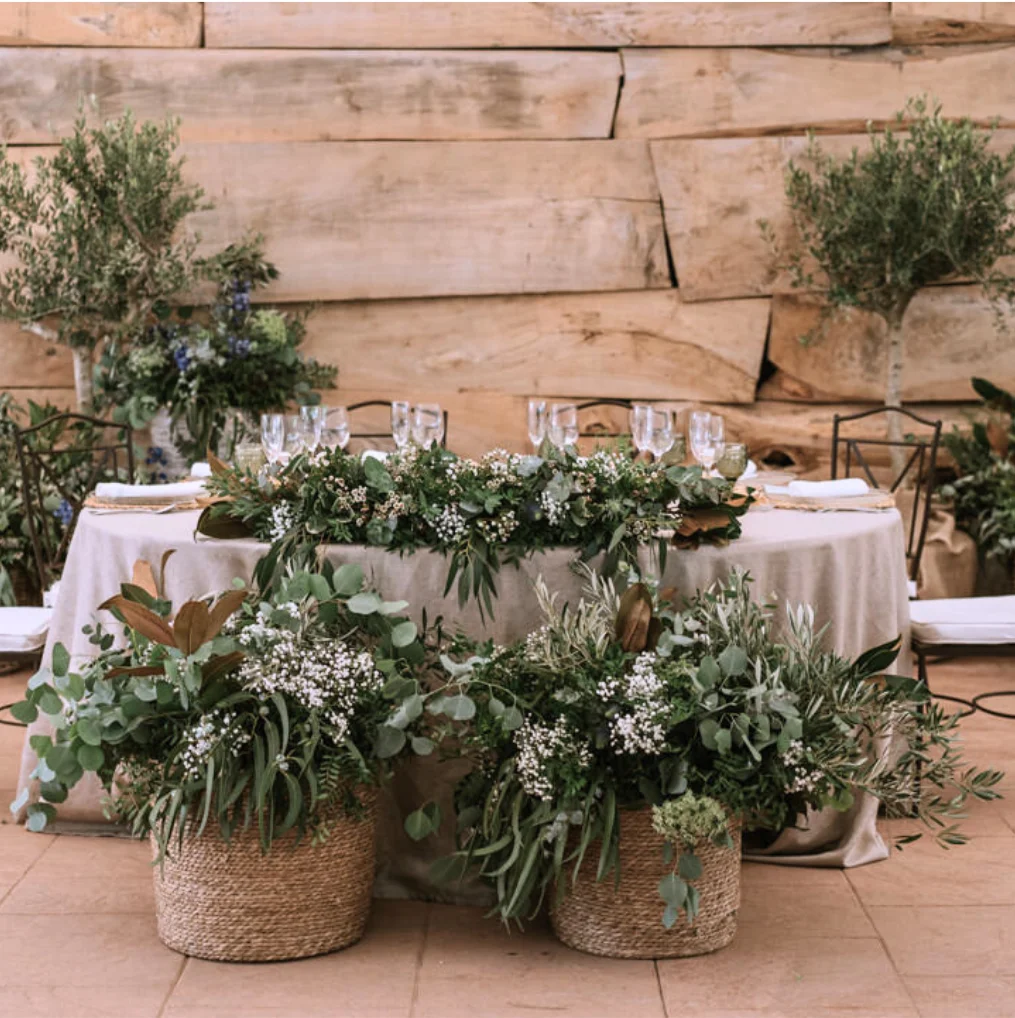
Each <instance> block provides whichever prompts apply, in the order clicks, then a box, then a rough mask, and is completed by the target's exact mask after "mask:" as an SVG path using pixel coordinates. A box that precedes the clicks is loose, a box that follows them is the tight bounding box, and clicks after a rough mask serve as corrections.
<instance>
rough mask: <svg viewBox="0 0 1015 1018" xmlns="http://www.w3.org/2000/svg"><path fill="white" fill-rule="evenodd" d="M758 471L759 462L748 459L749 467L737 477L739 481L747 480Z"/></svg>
mask: <svg viewBox="0 0 1015 1018" xmlns="http://www.w3.org/2000/svg"><path fill="white" fill-rule="evenodd" d="M757 472H758V464H757V463H755V462H754V460H748V461H747V469H746V470H745V471H744V472H743V473H742V474H741V475H740V476H739V477H738V478H737V480H738V481H746V480H747V479H748V478H749V477H754V475H755V474H756V473H757Z"/></svg>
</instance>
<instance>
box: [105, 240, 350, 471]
mask: <svg viewBox="0 0 1015 1018" xmlns="http://www.w3.org/2000/svg"><path fill="white" fill-rule="evenodd" d="M262 244H263V241H262V239H261V238H260V237H258V238H255V239H254V240H251V241H247V242H245V243H242V244H237V245H231V246H230V247H228V248H226V250H225V251H224V252H222V253H221V254H220V255H219V256H218V257H217V258H215V259H212V260H211V261H210V262H209V263H208V265H207V266H206V272H207V274H208V275H209V276H210V277H211V278H212V279H213V280H214V281H215V282H216V284H217V291H218V293H217V299H216V301H215V303H214V304H213V305H212V307H211V308H210V309H209V310H208V311H207V312H204V313H196V312H195V310H194V309H193V308H189V307H181V308H177V309H175V310H172V309H170V308H169V307H168V306H160V307H157V308H156V309H155V310H156V313H157V314H158V316H159V317H160V319H161V320H160V321H159V323H158V324H156V325H152V326H150V327H149V328H148V329H146V331H145V332H144V333H143V334H142V335H141V336H137V337H135V338H134V340H133V341H132V342H130V343H128V344H119V345H118V344H110V345H109V346H108V347H107V348H106V350H105V351H104V353H103V355H102V358H101V360H100V363H99V366H98V368H97V371H96V390H97V402H98V404H99V405H100V406H102V407H113V408H114V417H115V418H116V419H122V420H125V421H129V422H130V423H131V425H132V426H133V427H135V428H142V427H145V426H147V425H148V424H149V423H150V422H151V421H152V419H153V418H154V417H155V415H156V413H157V412H158V411H159V409H160V408H162V407H165V408H167V409H168V411H169V414H170V418H171V429H172V436H173V441H174V444H175V446H176V447H177V449H178V450H179V452H180V453H181V455H183V456H184V457H186V458H187V459H188V460H190V461H192V460H196V459H203V458H204V455H205V451H206V450H207V449H209V448H210V449H211V450H212V451H213V452H221V453H222V454H223V455H226V456H230V455H232V452H233V450H234V449H235V447H236V445H237V444H238V443H239V442H240V441H242V440H244V439H245V438H248V437H250V436H252V435H254V436H256V434H257V425H256V421H257V418H258V415H260V414H261V413H264V412H267V411H270V410H282V409H284V408H285V407H286V406H287V405H288V404H290V403H293V402H301V403H315V402H317V401H319V399H320V396H319V394H318V393H317V392H315V390H317V389H321V388H330V387H331V386H332V385H333V384H334V379H335V373H336V372H335V369H334V368H332V367H330V366H328V365H325V364H320V363H318V362H317V361H316V360H314V359H313V358H308V357H305V356H303V355H302V354H301V353H300V349H299V348H300V344H301V343H302V342H303V339H304V336H305V334H306V325H305V321H306V314H305V313H303V314H290V313H284V312H282V311H279V310H277V309H274V308H267V307H262V308H256V309H255V308H254V307H253V306H252V304H251V295H252V294H253V293H254V292H255V291H256V290H257V289H259V288H261V287H263V286H266V285H267V284H268V283H270V282H271V281H272V280H273V279H277V278H278V270H277V269H276V268H275V266H274V265H272V264H271V263H270V262H268V261H266V260H265V259H264V254H263V250H262ZM231 411H240V412H241V413H240V414H239V415H236V414H231ZM255 440H256V439H255Z"/></svg>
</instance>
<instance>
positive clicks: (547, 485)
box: [198, 447, 750, 613]
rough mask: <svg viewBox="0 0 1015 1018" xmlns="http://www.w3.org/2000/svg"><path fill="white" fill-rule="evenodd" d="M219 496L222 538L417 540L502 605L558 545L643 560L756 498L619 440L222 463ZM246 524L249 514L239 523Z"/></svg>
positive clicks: (713, 534) (734, 532) (608, 559)
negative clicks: (508, 570) (533, 558)
mask: <svg viewBox="0 0 1015 1018" xmlns="http://www.w3.org/2000/svg"><path fill="white" fill-rule="evenodd" d="M209 490H210V492H211V493H212V494H213V495H218V496H221V497H223V498H224V499H225V501H222V502H219V503H218V504H216V505H213V506H211V507H210V508H209V509H208V510H206V512H205V514H204V516H203V517H202V520H201V522H200V523H199V524H198V529H199V530H200V531H201V532H203V533H205V534H208V535H209V536H215V537H226V536H237V535H238V534H243V533H247V534H254V535H256V536H257V537H258V538H260V539H261V540H265V541H271V542H274V543H277V544H279V545H280V546H281V548H282V549H283V550H284V551H285V552H286V553H291V552H292V550H293V549H294V548H297V547H300V546H305V545H306V544H308V543H313V544H317V543H321V542H330V543H335V544H349V543H363V544H372V545H379V546H383V547H387V548H390V549H391V550H393V551H399V552H405V551H413V550H415V549H418V548H433V549H435V550H437V551H440V552H443V553H444V554H446V555H448V556H449V558H450V566H449V572H448V579H447V585H446V590H445V593H447V592H448V591H450V590H451V589H452V587H453V586H454V584H455V583H456V582H457V584H458V597H459V601H460V602H461V603H462V604H464V603H465V602H466V601H467V600H468V599H469V597H475V598H476V599H477V600H478V602H479V604H480V608H481V609H484V610H485V611H487V612H490V613H492V611H493V598H494V597H496V594H497V589H496V574H497V572H498V571H499V570H500V568H501V566H502V565H504V564H507V563H517V562H519V561H520V560H521V559H523V558H524V557H525V556H527V555H530V554H532V553H533V552H535V551H537V550H539V549H542V548H547V547H551V546H559V545H563V546H570V547H576V548H579V549H580V550H581V555H582V557H583V558H585V559H589V558H592V557H594V556H596V555H600V554H603V555H604V556H605V560H604V563H603V566H602V568H603V569H604V570H605V571H606V572H612V570H613V569H614V568H616V566H617V565H618V564H619V563H627V564H637V558H638V550H639V548H640V547H642V546H643V545H646V544H651V545H653V547H654V548H655V549H656V550H657V552H658V554H659V556H660V558H661V560H662V564H665V555H666V549H667V546H668V545H669V544H670V543H676V544H678V545H692V546H693V545H694V544H696V543H698V542H699V541H713V542H725V541H729V540H731V539H733V538H735V537H737V536H739V534H740V520H739V517H740V516H741V515H742V514H743V513H744V512H746V511H747V507H748V504H749V502H750V499H749V498H748V497H746V496H739V495H734V494H733V487H732V485H731V484H730V483H729V482H728V481H724V480H722V479H713V478H707V477H703V476H702V472H701V469H700V468H698V467H678V466H669V467H665V466H660V465H656V464H646V463H640V462H635V461H632V460H631V458H630V457H628V456H625V455H622V454H620V453H617V452H610V451H607V450H600V451H598V452H595V453H593V454H592V455H590V456H579V455H577V454H576V453H574V452H573V451H565V452H557V451H550V452H548V453H547V454H546V455H545V456H522V455H517V454H514V453H508V452H505V451H504V450H502V449H495V450H493V451H492V452H489V453H487V454H486V455H484V456H483V457H482V458H481V459H479V460H471V459H464V458H462V457H459V456H456V455H455V454H454V453H451V452H449V451H447V450H446V449H442V448H437V447H435V448H432V449H429V450H421V449H419V448H416V447H410V448H409V449H407V450H406V451H405V452H403V453H401V454H399V455H394V456H391V457H389V458H388V459H387V460H386V461H385V462H383V463H382V462H380V461H379V460H377V459H374V458H367V459H365V460H362V461H361V460H360V459H359V458H358V457H355V456H349V455H346V454H345V453H343V452H342V451H341V450H334V451H327V450H322V451H319V452H317V453H315V454H314V455H312V456H309V457H308V456H299V457H296V458H295V459H294V460H293V461H291V463H290V464H289V465H288V466H287V467H286V468H285V469H283V470H282V471H281V472H280V473H279V474H278V476H277V477H275V478H268V479H258V478H255V477H252V476H250V475H249V474H243V473H241V472H237V471H226V472H223V471H219V472H218V473H217V474H216V476H214V477H213V479H212V480H211V482H210V483H209ZM237 524H240V526H239V529H237Z"/></svg>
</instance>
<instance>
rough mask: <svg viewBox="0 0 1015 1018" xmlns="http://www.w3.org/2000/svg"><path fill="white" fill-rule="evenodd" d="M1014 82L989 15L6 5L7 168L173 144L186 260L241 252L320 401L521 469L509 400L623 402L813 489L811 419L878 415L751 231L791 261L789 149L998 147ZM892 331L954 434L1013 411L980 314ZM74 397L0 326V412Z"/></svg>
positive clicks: (1012, 127) (865, 345) (940, 306)
mask: <svg viewBox="0 0 1015 1018" xmlns="http://www.w3.org/2000/svg"><path fill="white" fill-rule="evenodd" d="M1013 75H1015V4H1013V3H997V4H994V3H895V4H889V3H752V4H739V3H538V4H537V3H425V4H424V3H420V4H414V3H342V4H337V3H313V4H308V3H284V4H283V3H205V4H200V3H77V4H70V3H7V4H2V5H0V103H2V108H3V111H4V116H3V117H2V118H0V143H5V144H7V145H9V146H10V147H11V151H12V152H13V153H14V154H15V155H16V156H17V157H18V158H21V159H28V158H30V157H31V156H32V155H33V154H35V153H37V152H39V151H40V148H39V146H44V145H51V144H52V143H53V140H54V132H56V133H57V134H58V133H59V132H61V131H64V130H66V128H67V127H68V125H69V124H70V123H71V121H72V120H73V118H74V115H75V113H76V110H77V106H78V101H79V97H81V96H82V95H86V96H90V97H92V99H93V101H94V103H95V104H96V106H97V108H98V110H99V112H100V114H102V115H115V114H117V113H119V112H120V111H122V110H123V109H124V108H126V107H128V106H129V107H131V108H132V109H133V110H134V111H135V112H136V113H137V114H139V115H141V116H146V117H161V116H164V115H174V116H179V117H182V118H183V128H182V135H183V140H184V149H185V152H186V155H187V159H188V173H189V174H190V175H191V176H192V178H193V179H195V180H196V181H198V182H200V183H201V185H202V186H203V187H204V188H205V190H206V191H207V192H208V194H209V196H210V197H211V198H212V199H213V200H214V201H215V203H216V208H215V210H214V211H212V212H207V213H203V214H202V215H201V216H200V217H198V218H197V221H195V224H194V226H195V228H196V229H198V230H199V232H200V233H201V235H202V238H203V243H204V244H205V245H206V247H207V248H208V249H212V248H214V247H216V246H217V245H221V244H223V243H226V242H228V241H230V240H233V239H235V238H237V237H238V236H239V235H240V234H242V233H243V231H244V230H246V229H252V230H258V231H261V232H263V233H264V234H265V236H266V238H267V244H268V251H269V255H270V256H271V257H272V258H273V259H274V260H275V261H276V262H277V263H278V265H279V267H280V269H281V271H282V277H281V279H280V280H279V281H278V283H277V284H276V285H275V286H273V287H272V290H271V291H270V292H269V294H268V295H267V296H268V297H269V298H270V299H273V300H276V301H280V302H292V303H293V304H294V305H295V304H297V303H302V302H307V301H312V302H315V303H316V305H317V310H316V311H315V313H314V315H313V317H312V318H311V320H310V322H311V325H310V339H309V347H310V348H311V349H312V351H313V352H314V353H315V354H316V355H318V356H320V357H323V358H327V359H330V360H332V361H334V362H335V363H337V364H338V365H339V368H340V392H339V393H338V394H337V395H335V396H333V397H332V398H333V399H334V400H335V401H336V402H337V401H343V402H352V401H354V400H356V399H360V398H368V397H369V398H373V397H386V398H394V397H405V398H410V399H414V398H420V399H421V398H424V397H426V398H431V399H433V398H437V399H440V400H441V401H442V402H444V403H445V404H446V405H447V407H448V409H449V411H450V414H451V423H450V435H449V438H450V443H451V445H452V447H454V448H456V449H458V450H460V451H462V452H466V453H478V452H481V451H483V450H484V449H486V448H489V447H491V446H494V445H503V446H507V447H509V448H515V449H522V448H524V447H525V445H526V437H525V400H526V398H527V397H528V396H532V395H539V396H545V397H547V398H550V399H552V398H555V397H557V398H569V397H574V398H581V399H586V398H593V397H596V396H604V397H606V396H625V397H637V398H641V399H652V400H659V401H663V402H669V403H670V404H671V405H673V406H674V407H676V408H678V409H680V410H684V409H686V408H687V407H688V406H690V405H692V404H693V403H695V402H697V403H701V404H704V405H710V406H723V407H725V408H726V413H727V416H728V418H729V421H730V426H731V430H732V431H733V432H734V433H737V434H739V435H740V436H741V437H743V438H745V439H746V440H747V441H748V442H750V443H751V444H752V445H753V447H754V448H755V450H756V451H759V452H764V451H778V452H780V453H784V454H786V455H788V456H789V457H790V458H791V459H793V460H795V461H796V462H798V463H799V465H800V466H801V467H802V468H803V469H805V470H807V471H809V472H813V473H820V472H821V471H822V470H823V469H825V465H826V463H827V444H828V430H829V422H830V419H831V416H832V413H833V412H834V411H835V409H836V408H840V407H843V408H844V407H856V406H861V405H863V404H864V403H865V402H869V401H877V400H879V399H880V398H881V395H882V391H883V381H882V375H883V364H882V360H883V357H882V355H881V354H880V352H879V325H878V323H877V322H876V321H872V320H870V319H869V318H865V317H863V316H859V315H853V316H845V317H843V318H841V319H839V320H837V321H835V322H834V323H833V325H832V326H831V328H830V329H829V330H828V333H827V335H826V336H825V337H824V338H823V339H822V340H820V341H818V342H817V343H815V344H813V345H812V346H808V347H805V346H803V345H801V343H800V337H801V336H803V335H805V334H807V333H808V332H809V331H810V330H812V329H813V327H814V324H815V322H816V321H817V314H818V309H817V308H816V306H815V304H814V302H813V300H812V299H810V298H808V297H806V296H802V295H799V294H792V293H789V292H788V286H787V280H786V279H785V278H784V277H783V276H782V275H780V274H779V273H778V272H777V271H776V270H775V269H774V267H773V259H772V255H771V252H770V251H769V250H768V249H767V247H766V245H765V244H764V243H763V242H762V240H761V237H760V233H759V231H758V227H757V220H758V219H759V218H762V217H764V218H768V219H769V220H770V221H771V222H772V223H773V225H774V227H775V229H776V231H777V233H779V234H780V235H781V236H784V237H785V236H786V235H787V229H788V227H787V222H786V216H785V212H784V208H783V197H782V172H783V169H784V167H785V165H786V163H787V161H788V160H789V159H790V158H792V157H793V156H794V155H798V154H799V153H800V152H801V150H802V148H803V146H804V139H803V135H804V133H805V131H806V130H808V129H814V130H816V131H818V132H819V133H820V134H821V135H822V136H823V141H824V143H825V144H826V145H827V146H828V147H829V148H830V149H832V150H834V151H837V152H842V153H848V152H849V151H850V150H851V148H852V147H854V146H855V145H858V144H861V145H862V144H863V137H862V134H858V133H857V132H862V130H863V127H864V124H865V122H866V121H867V120H869V119H873V120H875V121H884V120H887V119H889V118H890V117H891V116H892V114H893V113H894V112H895V111H896V110H897V109H898V108H899V107H900V106H901V105H902V104H903V103H904V102H905V100H906V98H907V97H908V96H910V95H913V94H917V93H921V92H927V93H930V94H933V95H936V96H937V97H939V98H940V99H941V100H942V101H943V102H944V104H945V109H946V112H947V113H950V114H955V115H959V114H966V115H970V116H972V117H975V118H976V119H977V120H979V121H982V122H984V123H986V122H988V121H990V120H991V119H992V118H995V117H996V118H998V119H999V121H1000V123H1001V125H1002V127H1003V128H1005V130H1002V132H1001V133H1000V135H999V137H998V141H997V144H998V145H1001V146H1003V145H1011V144H1015V93H1013V92H1012V90H1011V89H1010V88H1009V87H1008V82H1009V81H1011V80H1012V78H1013ZM906 327H907V334H906V343H907V352H908V362H907V369H906V375H905V378H904V387H905V391H906V396H907V398H909V399H911V400H913V401H915V402H916V405H918V406H920V407H921V408H922V410H923V411H924V412H926V413H930V414H937V415H939V416H942V417H944V418H945V419H947V420H949V421H953V420H956V419H958V412H959V409H960V407H961V404H962V402H963V401H964V400H968V399H969V398H970V396H971V390H970V388H969V383H968V379H969V377H970V376H971V375H972V374H975V373H984V374H989V375H990V376H991V377H993V378H996V379H997V380H998V381H1000V382H1002V383H1005V384H1010V385H1015V343H1013V341H1012V340H1011V338H1010V337H1009V336H1007V335H1006V334H1003V333H1001V334H999V333H997V332H995V330H994V327H993V323H992V321H991V317H990V312H989V310H988V309H987V308H986V306H985V304H984V301H983V299H982V298H981V297H980V295H979V294H978V293H977V291H976V290H975V289H974V288H972V287H969V286H952V287H941V288H937V289H935V290H934V291H932V292H930V293H927V294H925V295H922V296H921V297H920V298H919V300H918V301H916V302H915V303H914V305H913V306H912V308H911V310H910V315H909V318H908V320H907V326H906ZM71 386H72V374H71V369H70V363H69V358H68V357H67V356H66V352H65V351H63V350H61V349H58V348H47V347H46V346H45V345H43V344H40V343H39V342H38V341H36V340H35V339H34V338H33V337H28V336H26V335H24V334H23V333H20V332H19V331H18V330H17V329H16V328H15V327H13V326H10V325H2V326H0V387H3V388H12V387H14V388H17V389H19V390H20V392H21V393H22V394H23V395H28V394H34V395H43V394H45V395H46V396H48V397H49V398H52V399H54V400H55V401H57V402H68V401H69V400H70V399H71ZM608 416H609V415H607V417H608Z"/></svg>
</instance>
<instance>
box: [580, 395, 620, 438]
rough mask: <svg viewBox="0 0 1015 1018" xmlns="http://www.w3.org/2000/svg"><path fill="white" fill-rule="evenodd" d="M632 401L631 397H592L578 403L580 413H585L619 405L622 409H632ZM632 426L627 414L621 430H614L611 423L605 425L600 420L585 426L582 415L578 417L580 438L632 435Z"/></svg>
mask: <svg viewBox="0 0 1015 1018" xmlns="http://www.w3.org/2000/svg"><path fill="white" fill-rule="evenodd" d="M632 405H633V404H632V402H631V400H629V399H592V400H589V401H588V402H587V403H578V404H577V407H578V413H579V414H583V413H585V411H587V410H596V409H598V408H599V407H619V408H620V409H622V410H630V409H631V407H632ZM586 416H588V415H586ZM630 434H631V428H630V426H629V424H628V422H627V417H626V415H625V418H624V424H623V425H622V426H621V428H620V430H619V431H617V430H614V429H613V428H612V426H610V425H604V424H603V423H602V422H600V421H593V422H592V423H591V424H586V425H585V426H584V427H583V426H582V423H581V417H580V416H579V418H578V437H579V438H620V437H621V436H622V435H630Z"/></svg>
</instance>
